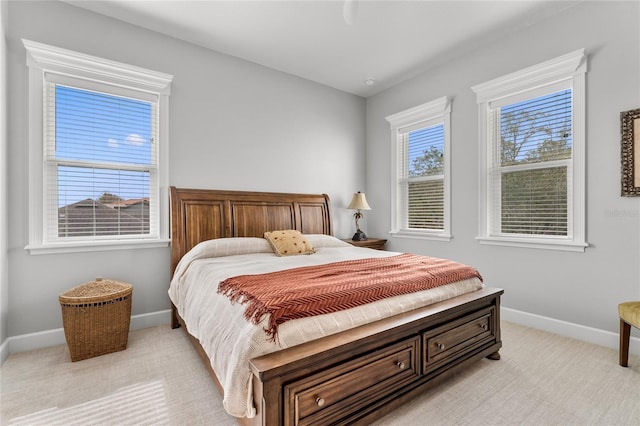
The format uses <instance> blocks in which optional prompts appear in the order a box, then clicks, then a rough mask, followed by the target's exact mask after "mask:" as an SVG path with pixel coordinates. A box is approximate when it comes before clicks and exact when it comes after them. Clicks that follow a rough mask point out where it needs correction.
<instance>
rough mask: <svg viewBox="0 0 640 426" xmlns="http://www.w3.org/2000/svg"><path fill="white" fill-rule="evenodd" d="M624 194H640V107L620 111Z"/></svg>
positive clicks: (624, 195) (625, 195)
mask: <svg viewBox="0 0 640 426" xmlns="http://www.w3.org/2000/svg"><path fill="white" fill-rule="evenodd" d="M620 136H621V138H622V144H621V148H622V152H621V162H622V194H621V195H622V196H623V197H630V196H640V108H638V109H633V110H631V111H624V112H621V113H620Z"/></svg>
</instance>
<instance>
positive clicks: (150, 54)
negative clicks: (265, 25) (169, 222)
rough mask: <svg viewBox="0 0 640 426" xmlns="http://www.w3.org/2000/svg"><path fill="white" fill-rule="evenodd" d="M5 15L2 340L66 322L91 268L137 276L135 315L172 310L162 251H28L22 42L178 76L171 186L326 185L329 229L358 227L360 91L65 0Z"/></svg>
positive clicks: (308, 188) (344, 232)
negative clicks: (64, 304) (354, 200)
mask: <svg viewBox="0 0 640 426" xmlns="http://www.w3.org/2000/svg"><path fill="white" fill-rule="evenodd" d="M3 3H4V2H3ZM8 12H9V25H8V26H9V28H8V53H9V57H8V68H9V74H8V75H9V82H10V84H9V91H8V99H9V101H8V110H9V116H8V119H9V123H10V126H9V138H8V139H9V143H8V157H9V158H10V162H9V165H8V175H9V179H10V181H11V186H10V188H9V191H8V201H9V202H8V205H9V211H8V218H9V219H8V220H9V226H10V230H9V238H8V266H9V301H8V304H9V311H8V335H9V336H18V335H24V334H27V333H33V332H38V331H45V330H52V329H55V328H60V327H62V321H61V314H60V306H59V304H58V299H57V297H58V295H59V294H60V293H61V292H63V291H64V290H66V289H68V288H69V287H71V286H74V285H77V284H81V283H83V282H86V281H89V280H92V279H93V278H94V277H95V276H103V277H109V278H116V279H120V280H124V281H127V282H130V283H132V284H133V286H134V295H133V314H134V315H140V314H145V313H152V312H158V311H162V310H165V309H168V308H169V301H168V297H167V289H168V285H169V276H170V271H169V248H161V249H143V250H125V251H104V252H91V253H90V252H87V253H74V254H54V255H30V254H29V253H28V252H27V251H25V250H24V247H25V246H26V245H27V243H28V205H29V204H28V202H29V194H28V155H27V154H28V150H27V141H28V122H27V115H28V114H27V111H28V110H27V91H28V80H27V67H26V58H25V50H24V47H23V45H22V42H21V39H22V38H26V39H29V40H33V41H37V42H42V43H47V44H50V45H54V46H58V47H61V48H65V49H71V50H75V51H78V52H82V53H86V54H90V55H95V56H100V57H103V58H107V59H111V60H115V61H120V62H124V63H128V64H132V65H136V66H140V67H144V68H149V69H152V70H156V71H160V72H164V73H169V74H172V75H174V80H173V84H172V94H171V99H170V103H171V107H170V176H169V180H170V184H171V185H175V186H182V187H208V188H219V189H237V190H264V191H277V192H318V193H321V192H326V193H328V194H329V196H330V197H331V200H332V202H333V212H334V217H335V222H334V233H335V234H336V235H337V236H344V237H346V236H348V235H350V233H352V232H353V229H352V227H353V225H352V219H351V216H350V212H349V211H348V210H346V209H345V207H346V206H347V204H348V202H349V201H350V199H351V195H352V194H353V192H354V191H357V190H360V189H362V188H363V187H364V177H365V170H364V167H365V165H364V162H363V161H360V159H361V156H362V155H363V153H364V151H365V145H364V144H365V124H364V123H365V101H364V100H363V99H362V98H360V97H357V96H353V95H350V94H346V93H344V92H341V91H337V90H334V89H331V88H328V87H325V86H322V85H318V84H315V83H312V82H309V81H306V80H303V79H300V78H297V77H294V76H291V75H288V74H284V73H281V72H278V71H274V70H270V69H267V68H264V67H261V66H259V65H256V64H253V63H250V62H246V61H243V60H240V59H236V58H233V57H230V56H226V55H222V54H218V53H215V52H212V51H209V50H206V49H203V48H200V47H198V46H195V45H192V44H188V43H185V42H182V41H179V40H176V39H173V38H169V37H166V36H163V35H160V34H158V33H155V32H151V31H146V30H143V29H140V28H138V27H134V26H131V25H129V24H125V23H123V22H120V21H116V20H113V19H111V18H107V17H104V16H100V15H97V14H93V13H91V12H88V11H85V10H82V9H79V8H76V7H73V6H70V5H68V4H65V3H59V2H48V1H47V2H9V4H8ZM2 205H3V206H4V205H5V203H4V202H3V203H2ZM3 316H4V312H3ZM3 324H4V321H3ZM4 337H5V336H4V335H3V336H2V341H4Z"/></svg>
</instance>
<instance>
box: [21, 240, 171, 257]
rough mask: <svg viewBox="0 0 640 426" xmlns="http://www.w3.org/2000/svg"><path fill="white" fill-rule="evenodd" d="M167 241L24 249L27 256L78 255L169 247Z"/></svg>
mask: <svg viewBox="0 0 640 426" xmlns="http://www.w3.org/2000/svg"><path fill="white" fill-rule="evenodd" d="M170 241H171V240H169V239H154V240H131V241H108V242H107V241H99V242H77V241H76V242H72V243H52V244H42V245H34V244H30V245H28V246H26V247H25V250H28V251H29V254H32V255H40V254H60V253H79V252H87V251H107V250H131V249H147V248H157V247H167V246H169V243H170Z"/></svg>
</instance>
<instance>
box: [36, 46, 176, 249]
mask: <svg viewBox="0 0 640 426" xmlns="http://www.w3.org/2000/svg"><path fill="white" fill-rule="evenodd" d="M23 42H24V45H25V47H26V49H27V53H28V55H27V64H28V66H29V75H30V77H29V91H30V106H29V111H30V112H29V121H30V135H29V141H30V147H31V150H30V172H29V175H30V182H29V191H30V238H29V245H28V246H27V248H28V249H29V250H30V252H31V253H36V254H39V253H49V252H58V251H77V250H82V251H86V250H104V249H116V248H122V247H132V246H136V247H140V246H141V247H153V246H158V245H166V244H167V242H168V218H167V217H166V216H167V210H168V204H167V203H168V201H167V198H168V196H167V193H168V188H167V186H168V185H167V155H166V153H167V134H168V132H167V130H168V127H167V117H168V111H167V107H168V96H169V85H170V82H171V79H172V77H171V76H169V75H166V74H161V73H157V72H154V71H148V70H144V69H141V68H136V67H131V66H127V65H123V64H120V63H116V62H112V61H107V60H104V59H100V58H95V57H91V56H87V55H83V54H79V53H75V52H70V51H67V50H62V49H58V48H55V47H51V46H47V45H43V44H40V43H34V42H31V41H27V40H23Z"/></svg>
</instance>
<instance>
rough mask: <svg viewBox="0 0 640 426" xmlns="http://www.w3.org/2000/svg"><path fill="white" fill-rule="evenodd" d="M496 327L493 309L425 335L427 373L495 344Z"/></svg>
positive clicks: (425, 365)
mask: <svg viewBox="0 0 640 426" xmlns="http://www.w3.org/2000/svg"><path fill="white" fill-rule="evenodd" d="M496 323H497V321H496V318H495V307H494V306H491V307H488V308H485V309H481V310H479V311H476V312H474V313H472V314H469V315H465V316H464V317H462V318H460V319H458V320H455V321H453V322H450V323H447V324H445V325H443V326H441V327H437V328H435V329H432V330H428V331H426V332H424V333H423V334H422V345H423V373H425V374H426V373H428V372H430V371H433V370H435V369H437V368H439V367H440V366H442V365H444V364H446V363H448V362H450V361H452V360H455V359H457V358H459V357H461V356H463V355H465V354H467V353H469V352H471V351H474V350H477V349H478V348H482V347H484V346H487V345H489V344H491V343H494V342H495V341H496V332H495V331H496V327H497V324H496Z"/></svg>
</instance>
